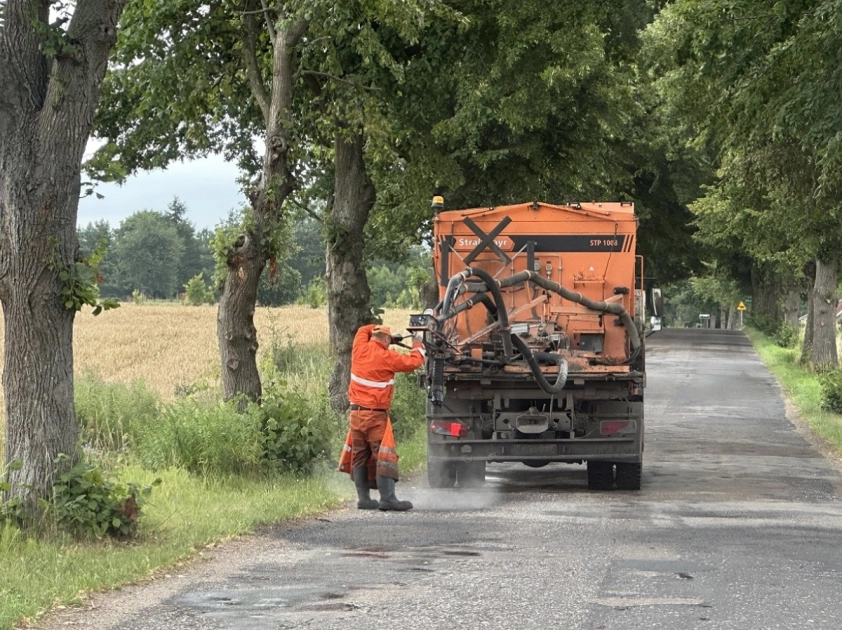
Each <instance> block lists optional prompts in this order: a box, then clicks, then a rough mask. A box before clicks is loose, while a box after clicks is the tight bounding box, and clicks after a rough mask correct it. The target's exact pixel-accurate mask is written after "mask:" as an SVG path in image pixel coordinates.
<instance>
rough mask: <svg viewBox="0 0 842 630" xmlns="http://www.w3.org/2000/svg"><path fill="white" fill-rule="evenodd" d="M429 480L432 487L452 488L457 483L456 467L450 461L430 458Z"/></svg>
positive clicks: (428, 461) (428, 464) (428, 465)
mask: <svg viewBox="0 0 842 630" xmlns="http://www.w3.org/2000/svg"><path fill="white" fill-rule="evenodd" d="M427 482H428V483H429V484H430V487H431V488H452V487H453V486H454V485H456V467H455V466H454V465H453V464H450V463H446V462H440V461H430V460H429V459H428V460H427Z"/></svg>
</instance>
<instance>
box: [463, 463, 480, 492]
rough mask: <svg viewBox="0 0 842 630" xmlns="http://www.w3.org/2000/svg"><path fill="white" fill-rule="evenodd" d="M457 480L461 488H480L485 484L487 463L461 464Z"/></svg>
mask: <svg viewBox="0 0 842 630" xmlns="http://www.w3.org/2000/svg"><path fill="white" fill-rule="evenodd" d="M456 479H457V481H458V482H459V487H460V488H479V487H480V486H482V484H484V483H485V462H461V463H460V464H459V465H458V467H457V468H456Z"/></svg>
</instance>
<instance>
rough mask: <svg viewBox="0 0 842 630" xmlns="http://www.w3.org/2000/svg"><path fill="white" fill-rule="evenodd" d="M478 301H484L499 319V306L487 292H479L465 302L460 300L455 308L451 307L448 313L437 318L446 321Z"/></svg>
mask: <svg viewBox="0 0 842 630" xmlns="http://www.w3.org/2000/svg"><path fill="white" fill-rule="evenodd" d="M478 303H482V305H483V306H485V308H486V310H487V311H488V313H489V314H490V315H491V316H492V317H493V318H494V319H497V313H498V312H499V311H498V310H497V306H496V305H495V304H494V301H493V300H492V299H491V298H490V297H488V294H487V293H477V294H476V295H474V296H472V297H470V298H468V299H467V300H465V301H464V302H460V303H459V304H457V305H456V306H454V307H453V308H451V309H450V310H449V311H448V312H447V313H442V314H441V315H439V317H438V318H437V319H438V320H440V321H444V320H446V319H450V318H451V317H455V316H456V315H458V314H459V313H461V312H462V311H467V310H468V309H469V308H473V307H474V306H476V305H477V304H478Z"/></svg>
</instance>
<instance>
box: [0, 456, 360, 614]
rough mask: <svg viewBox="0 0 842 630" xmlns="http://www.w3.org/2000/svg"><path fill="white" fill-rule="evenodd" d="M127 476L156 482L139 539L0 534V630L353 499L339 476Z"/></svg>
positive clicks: (176, 472)
mask: <svg viewBox="0 0 842 630" xmlns="http://www.w3.org/2000/svg"><path fill="white" fill-rule="evenodd" d="M123 474H124V476H125V477H126V478H131V479H132V480H136V481H139V482H141V483H150V482H151V481H152V480H153V479H154V478H156V477H159V476H160V477H161V478H162V479H163V484H162V485H161V486H160V487H158V488H156V489H155V492H154V493H153V494H152V497H151V498H150V501H149V503H148V504H147V505H146V508H145V515H144V522H143V524H142V527H141V531H140V535H139V536H138V538H137V539H134V540H132V541H131V542H130V543H123V542H110V541H96V542H91V543H80V542H77V541H74V540H73V539H72V538H69V537H66V536H61V535H54V536H51V537H47V538H46V539H45V538H40V539H36V538H34V537H32V536H30V535H27V534H23V533H21V532H20V531H19V530H17V529H14V528H11V527H10V528H7V529H5V530H2V531H0V629H2V630H11V628H13V627H14V625H15V624H16V623H20V622H21V621H23V622H27V621H31V620H33V619H35V618H36V617H37V616H38V615H40V614H41V613H43V612H44V611H45V610H47V609H49V608H51V607H53V606H56V605H59V604H74V603H78V602H80V601H81V599H82V597H84V595H85V594H87V593H90V592H92V591H98V590H106V589H109V588H113V587H116V586H119V585H124V584H131V583H136V582H139V581H142V580H143V579H145V578H147V577H149V576H150V575H151V574H152V573H154V572H155V571H157V570H160V569H164V568H168V567H172V566H174V565H176V564H178V563H180V562H182V561H184V560H186V559H188V558H191V557H194V556H195V555H197V554H199V553H200V552H201V550H202V549H203V548H204V547H206V546H207V545H209V544H210V543H213V542H216V541H219V540H224V539H227V538H231V537H233V536H237V535H239V534H243V533H245V532H248V531H251V530H253V529H255V528H256V527H259V526H261V525H265V524H268V523H274V522H279V521H284V520H290V519H295V518H300V517H304V516H308V515H311V514H316V513H319V512H324V511H325V510H328V509H330V508H333V507H336V506H338V505H339V504H340V502H341V501H342V500H344V499H345V498H347V497H348V496H349V495H350V491H351V489H352V488H351V486H347V487H343V486H342V484H341V483H340V482H339V479H338V478H337V477H338V475H334V474H332V473H327V472H324V473H322V474H321V475H319V476H317V477H315V478H309V479H308V478H302V479H297V478H293V477H278V478H276V479H272V480H249V479H243V478H240V477H233V476H231V477H225V478H216V479H201V478H199V477H196V476H193V475H189V474H188V473H187V472H185V471H184V470H180V469H170V470H167V471H164V472H163V473H151V472H149V471H147V470H144V469H143V468H140V467H136V466H129V467H127V468H126V469H125V470H124V471H123Z"/></svg>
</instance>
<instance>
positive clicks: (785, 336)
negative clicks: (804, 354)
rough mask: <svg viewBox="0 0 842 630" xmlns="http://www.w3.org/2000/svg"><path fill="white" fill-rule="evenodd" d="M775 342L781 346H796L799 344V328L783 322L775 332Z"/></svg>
mask: <svg viewBox="0 0 842 630" xmlns="http://www.w3.org/2000/svg"><path fill="white" fill-rule="evenodd" d="M775 343H776V344H777V345H779V346H780V347H781V348H794V347H795V346H796V345H797V344H798V329H797V328H795V326H793V325H792V324H790V323H788V322H783V323H782V324H781V325H780V327H779V328H778V331H777V332H776V333H775Z"/></svg>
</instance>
